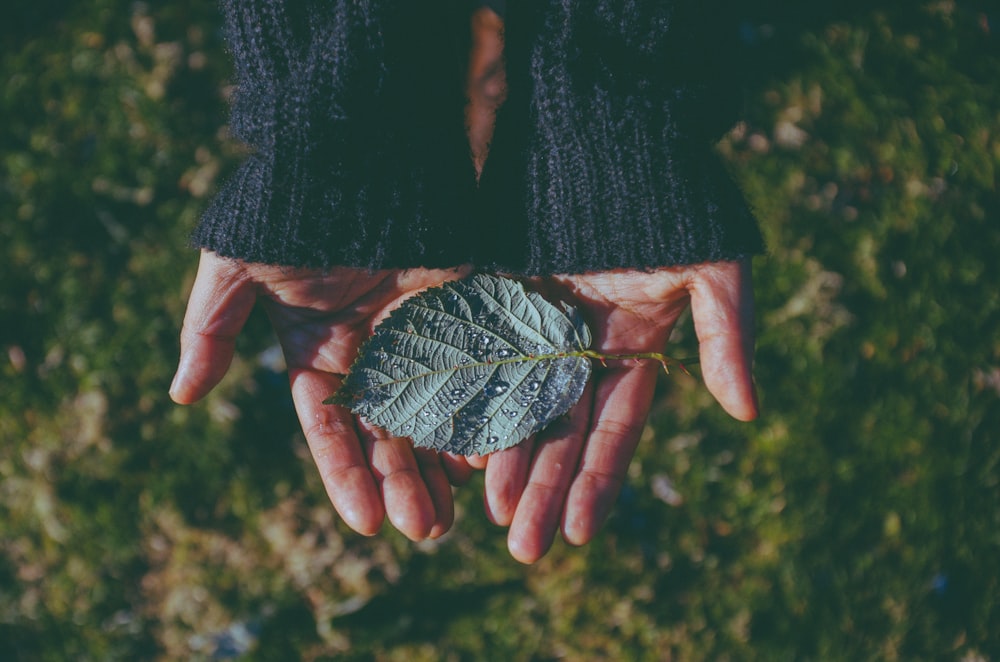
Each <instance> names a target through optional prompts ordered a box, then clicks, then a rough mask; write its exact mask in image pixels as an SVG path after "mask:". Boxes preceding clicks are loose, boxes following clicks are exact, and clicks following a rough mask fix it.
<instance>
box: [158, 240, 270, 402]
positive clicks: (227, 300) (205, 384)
mask: <svg viewBox="0 0 1000 662" xmlns="http://www.w3.org/2000/svg"><path fill="white" fill-rule="evenodd" d="M256 297H257V294H256V289H255V287H254V284H253V282H252V281H251V280H250V279H249V278H247V276H246V273H245V271H244V269H243V266H242V265H241V264H240V263H238V262H236V261H234V260H227V259H225V258H221V257H219V256H218V255H216V254H215V253H211V252H208V251H204V252H202V254H201V260H200V262H199V264H198V275H197V276H196V277H195V281H194V287H193V288H192V290H191V297H190V298H189V299H188V305H187V312H186V313H185V314H184V325H183V327H182V328H181V353H180V360H179V361H178V366H177V372H176V374H175V375H174V379H173V382H172V383H171V385H170V397H171V398H173V400H174V401H175V402H177V403H179V404H191V403H192V402H196V401H198V400H200V399H201V398H203V397H204V396H205V395H206V394H207V393H208V392H209V391H211V390H212V388H214V387H215V385H216V384H218V383H219V381H221V380H222V378H223V376H225V374H226V371H227V370H229V364H230V363H231V362H232V360H233V352H234V350H235V343H236V336H237V335H239V332H240V330H241V329H242V328H243V325H244V324H245V323H246V320H247V317H249V316H250V311H251V310H252V309H253V305H254V301H255V300H256Z"/></svg>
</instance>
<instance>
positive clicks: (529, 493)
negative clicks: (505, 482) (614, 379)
mask: <svg viewBox="0 0 1000 662" xmlns="http://www.w3.org/2000/svg"><path fill="white" fill-rule="evenodd" d="M593 395H594V391H593V387H592V386H590V385H588V386H587V389H586V390H585V391H584V392H583V396H582V397H581V398H580V402H579V404H577V405H576V406H575V407H573V409H572V410H571V411H570V413H569V415H568V416H567V417H565V418H563V419H561V420H559V421H557V422H556V423H555V424H554V425H552V426H550V427H549V428H548V429H547V430H546V431H545V432H544V433H543V436H540V439H539V443H538V448H537V451H536V452H535V460H534V463H533V464H532V466H531V472H530V474H529V476H528V484H527V486H526V487H525V488H524V491H523V493H522V494H521V498H520V500H519V502H518V504H517V510H516V512H515V513H514V518H513V522H512V523H511V527H510V532H509V533H508V534H507V548H508V549H509V550H510V553H511V556H513V557H514V558H515V559H517V560H518V561H520V562H521V563H534V562H535V561H537V560H538V559H540V558H542V557H543V556H544V555H545V553H546V552H548V551H549V548H550V547H551V546H552V541H553V540H555V537H556V531H557V530H558V529H559V522H560V519H561V516H562V513H563V508H564V506H565V505H566V495H567V492H568V491H569V486H570V482H571V481H572V480H573V476H574V474H576V470H577V464H578V462H579V460H580V453H581V450H582V448H583V440H584V435H585V434H586V433H587V428H588V426H589V424H590V413H591V407H592V405H593Z"/></svg>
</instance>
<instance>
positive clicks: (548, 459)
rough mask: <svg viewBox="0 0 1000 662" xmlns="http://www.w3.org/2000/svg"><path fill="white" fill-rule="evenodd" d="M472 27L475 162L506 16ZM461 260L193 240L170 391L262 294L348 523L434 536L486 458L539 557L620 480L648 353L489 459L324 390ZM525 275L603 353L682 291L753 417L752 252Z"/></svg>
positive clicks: (531, 557)
mask: <svg viewBox="0 0 1000 662" xmlns="http://www.w3.org/2000/svg"><path fill="white" fill-rule="evenodd" d="M482 12H487V14H486V15H483V13H482ZM473 29H474V31H473V34H474V44H473V50H472V53H471V55H470V74H469V99H470V101H469V105H468V107H467V114H466V122H467V128H468V131H469V138H470V150H471V154H472V155H473V159H474V162H475V163H476V165H477V168H481V167H482V164H483V162H484V161H485V159H486V158H488V146H489V140H490V138H491V135H492V126H493V118H494V117H495V110H496V106H497V104H499V103H500V102H502V100H503V97H504V94H503V67H502V61H501V60H500V58H501V54H502V34H501V29H502V23H501V21H500V19H499V17H497V16H496V15H495V14H492V12H490V11H489V10H487V9H484V10H481V11H480V12H479V13H478V14H477V15H476V16H475V17H474V19H473ZM477 86H480V87H479V88H477ZM477 90H478V91H477ZM470 271H471V268H470V267H469V266H461V267H457V268H455V269H449V270H430V269H409V270H390V271H379V272H374V273H370V272H367V271H364V270H359V269H348V268H338V269H334V270H332V271H329V272H325V273H319V272H315V271H309V270H302V269H290V268H285V267H273V266H264V265H257V264H244V263H242V262H239V261H235V260H229V259H225V258H222V257H219V256H218V255H215V254H214V253H211V252H203V253H202V255H201V262H200V265H199V269H198V275H197V278H196V280H195V284H194V287H193V290H192V293H191V297H190V300H189V302H188V309H187V314H186V316H185V319H184V326H183V329H182V331H181V356H180V363H179V367H178V371H177V375H176V377H175V378H174V382H173V384H172V386H171V391H170V392H171V396H172V397H173V399H174V400H175V401H177V402H179V403H182V404H189V403H193V402H196V401H197V400H199V399H201V398H202V397H204V396H205V395H206V394H207V393H208V392H209V391H210V390H211V389H212V388H213V387H214V386H215V385H216V384H217V383H218V382H219V381H220V380H221V379H222V377H223V376H224V375H225V373H226V371H227V370H228V367H229V364H230V362H231V360H232V357H233V351H234V346H235V338H236V336H237V335H238V334H239V332H240V330H241V329H242V327H243V325H244V323H245V321H246V319H247V317H248V316H249V314H250V310H251V309H252V308H253V306H254V305H255V303H257V302H258V301H259V302H260V303H262V304H263V306H264V308H265V309H266V310H267V312H268V315H269V317H270V319H271V322H272V324H273V325H274V328H275V330H276V332H277V335H278V339H279V341H280V343H281V346H282V349H283V350H284V353H285V359H286V362H287V364H288V370H289V378H290V381H291V390H292V397H293V400H294V402H295V407H296V411H297V413H298V417H299V421H300V423H301V425H302V429H303V430H304V432H305V436H306V440H307V442H308V444H309V447H310V449H311V451H312V455H313V458H314V460H315V462H316V465H317V468H318V469H319V472H320V475H321V476H322V478H323V482H324V485H325V486H326V490H327V493H328V495H329V497H330V500H331V502H332V503H333V505H334V507H335V508H336V509H337V511H338V513H339V514H340V516H341V517H342V518H343V519H344V521H345V522H346V523H347V524H348V525H349V526H350V527H351V528H353V529H354V530H356V531H358V532H359V533H362V534H365V535H373V534H374V533H376V532H377V531H378V530H379V528H380V527H381V525H382V522H383V520H384V519H385V518H386V517H388V519H389V521H390V522H391V523H392V525H393V526H395V527H396V528H397V529H399V530H400V531H401V532H402V533H403V534H405V535H406V536H407V537H409V538H411V539H413V540H420V539H424V538H428V537H430V538H433V537H437V536H440V535H441V534H443V533H444V532H445V531H447V530H448V528H449V527H450V526H451V525H452V523H453V519H454V505H453V501H452V493H451V485H460V484H462V483H464V482H465V481H467V480H468V478H469V477H470V475H471V472H472V471H473V467H475V468H485V469H486V492H485V504H486V509H487V512H488V514H489V516H490V518H491V519H492V520H493V521H494V522H496V523H497V524H499V525H502V526H509V527H510V529H509V533H508V547H509V549H510V552H511V554H512V555H513V556H514V558H516V559H517V560H519V561H521V562H524V563H532V562H534V561H536V560H538V559H539V558H541V557H542V556H543V555H544V554H545V553H546V551H548V549H549V547H550V546H551V544H552V542H553V540H554V539H555V535H556V533H557V532H559V531H561V533H562V536H563V538H564V539H565V540H566V541H567V542H568V543H570V544H573V545H583V544H586V543H587V542H589V541H590V540H591V539H592V538H593V536H594V535H595V534H596V532H597V531H598V530H599V528H600V526H601V524H602V523H603V522H604V520H605V519H606V518H607V515H608V513H609V512H610V510H611V507H612V506H613V504H614V501H615V499H616V497H617V495H618V492H619V490H620V488H621V485H622V483H623V481H624V479H625V475H626V470H627V468H628V464H629V462H630V461H631V458H632V456H633V454H634V452H635V448H636V444H637V443H638V440H639V436H640V433H641V431H642V428H643V426H644V424H645V420H646V417H647V415H648V413H649V409H650V406H651V403H652V398H653V391H654V386H655V380H656V374H657V371H658V370H660V369H661V368H660V365H659V363H657V362H655V361H645V362H642V363H639V364H636V363H634V362H612V363H609V364H608V366H607V367H603V366H600V365H598V366H596V370H595V375H594V378H593V379H592V381H591V384H589V385H588V387H587V389H586V390H585V391H584V394H583V397H582V399H581V401H580V403H579V404H578V405H577V406H576V407H574V408H573V409H572V410H571V411H570V413H569V415H568V416H566V417H564V418H562V419H560V420H559V421H557V422H556V423H554V424H553V425H552V426H550V427H549V428H547V429H546V430H544V431H543V432H542V433H540V434H539V435H538V436H537V438H535V439H532V440H528V441H526V442H524V443H523V444H521V445H519V446H515V447H514V448H511V449H508V450H505V451H502V452H498V453H495V454H493V455H491V456H489V457H485V458H468V459H465V458H460V457H455V456H451V455H448V454H436V453H433V452H430V451H427V450H423V449H417V450H414V449H413V448H412V444H411V443H410V442H409V441H408V440H406V439H401V438H391V437H390V436H389V435H387V434H386V433H384V432H383V431H380V430H378V429H376V428H373V427H371V426H368V425H366V424H365V423H364V422H363V421H361V420H358V419H356V418H355V417H353V416H352V415H351V414H350V413H349V412H348V411H347V410H346V409H344V408H342V407H338V406H330V405H324V404H322V401H323V400H324V399H325V398H327V397H328V396H329V395H330V394H331V393H333V392H334V391H335V390H336V388H337V387H338V386H339V384H340V380H341V378H342V375H344V374H345V373H346V372H347V371H348V369H349V367H350V364H351V362H352V361H353V358H354V356H355V354H356V352H357V350H358V347H359V346H360V344H361V343H362V342H363V341H364V340H365V339H366V338H367V337H368V336H369V335H370V334H371V333H372V330H373V328H374V326H375V325H376V324H377V323H378V322H379V321H380V320H381V319H382V318H383V317H385V315H387V314H388V312H389V311H390V310H392V309H393V308H395V307H396V306H398V304H399V303H400V302H401V301H402V300H403V299H405V298H406V297H408V296H412V295H413V294H415V293H416V292H418V291H420V290H423V289H425V288H427V287H431V286H433V285H438V284H440V283H442V282H444V281H446V280H451V279H455V278H460V277H462V276H464V275H467V274H468V273H469V272H470ZM533 285H534V287H535V288H536V289H539V290H540V291H542V292H544V293H545V294H546V295H547V296H549V297H550V298H555V297H559V298H563V299H565V300H567V301H569V302H571V303H573V304H575V305H576V306H578V307H579V308H580V309H581V311H582V312H583V314H584V317H585V319H586V320H587V322H588V324H589V325H590V327H591V330H592V331H593V335H594V343H593V347H594V349H596V350H597V351H600V352H603V353H606V354H621V353H636V352H662V351H664V350H665V349H666V345H667V339H668V337H669V335H670V331H671V329H672V328H673V326H674V324H675V323H676V322H677V319H678V317H679V316H680V315H681V313H682V312H683V311H684V310H685V309H686V308H687V306H689V305H690V306H691V310H692V316H693V319H694V325H695V331H696V333H697V336H698V341H699V354H700V364H701V374H702V375H703V377H704V381H705V385H706V387H707V388H708V390H709V391H710V392H711V393H712V395H714V396H715V398H716V399H717V400H718V401H719V403H720V404H721V405H722V407H723V408H724V409H725V410H726V411H727V412H728V413H729V414H731V415H732V416H734V417H735V418H737V419H739V420H751V419H753V418H755V417H756V416H757V400H756V396H755V393H754V387H753V381H752V377H751V364H752V356H753V297H752V288H751V281H750V267H749V263H748V262H718V263H711V264H703V265H695V266H687V267H672V268H665V269H661V270H656V271H652V272H636V271H628V270H620V271H612V272H603V273H593V274H583V275H557V276H552V277H549V278H545V279H536V280H535V281H533ZM668 353H669V352H668Z"/></svg>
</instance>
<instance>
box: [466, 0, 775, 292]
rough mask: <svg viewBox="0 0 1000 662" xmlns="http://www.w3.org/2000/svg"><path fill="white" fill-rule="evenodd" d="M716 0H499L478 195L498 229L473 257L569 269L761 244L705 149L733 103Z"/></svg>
mask: <svg viewBox="0 0 1000 662" xmlns="http://www.w3.org/2000/svg"><path fill="white" fill-rule="evenodd" d="M725 4H726V3H725V2H720V1H718V0H702V1H696V0H692V1H684V0H677V1H676V2H672V1H656V0H647V1H645V2H642V1H636V0H632V1H628V0H625V1H623V0H599V1H586V0H578V1H577V2H567V1H563V0H538V1H536V2H532V3H509V5H508V7H507V14H506V23H505V33H506V45H505V56H506V58H507V67H508V69H507V80H508V88H509V89H508V97H507V101H506V103H505V105H504V106H503V107H502V108H501V109H500V112H499V114H498V118H497V126H496V131H495V134H494V140H493V146H492V148H491V152H490V156H489V158H488V160H487V161H486V166H485V168H484V172H483V176H482V179H481V191H480V195H481V198H482V199H481V201H480V203H481V209H482V210H483V215H482V216H481V217H480V222H482V223H483V224H484V225H485V226H486V227H490V228H500V227H503V228H505V229H504V231H503V232H497V231H495V230H494V231H492V233H493V236H494V237H495V239H496V241H494V242H493V243H491V245H490V246H489V248H488V250H487V251H485V252H482V253H480V254H479V256H478V257H479V259H478V260H477V261H479V262H486V263H492V264H495V265H496V266H497V267H498V268H501V269H508V270H512V271H517V272H524V273H533V274H538V273H553V272H555V273H578V272H584V271H597V270H606V269H615V268H638V269H649V268H654V267H659V266H670V265H682V264H693V263H699V262H708V261H719V260H732V259H738V258H742V257H747V256H750V255H753V254H755V253H759V252H761V251H762V250H763V242H762V238H761V235H760V233H759V231H758V228H757V225H756V221H755V219H754V217H753V215H752V214H751V212H750V210H749V209H748V207H747V204H746V202H745V199H744V196H743V195H742V192H741V191H740V190H739V189H738V188H737V187H736V185H735V184H734V183H733V181H732V179H731V178H730V177H729V175H728V173H727V172H726V170H725V168H724V166H723V165H722V163H721V161H720V159H719V157H718V155H717V154H716V153H715V152H714V151H713V149H712V145H713V143H714V141H715V140H717V139H718V138H719V136H720V135H721V133H722V132H723V131H725V130H726V129H727V128H728V127H729V126H731V124H732V123H733V122H734V121H735V119H736V117H737V113H738V111H739V109H740V103H741V94H740V93H739V88H738V86H737V85H735V83H737V82H738V81H737V80H735V78H736V76H735V70H734V65H735V64H736V63H734V62H733V61H732V59H731V58H730V57H728V56H727V53H730V54H731V53H732V48H731V47H730V48H729V50H728V51H727V49H726V48H724V47H723V46H724V44H725V38H724V35H725V36H729V35H733V36H734V35H735V30H733V32H732V33H728V31H727V30H726V29H725V28H724V27H723V26H724V25H725V21H727V20H730V21H732V18H733V16H734V12H733V11H732V10H730V9H728V8H727V7H725V6H724V5H725ZM733 24H734V26H735V21H733ZM731 45H732V44H730V46H731Z"/></svg>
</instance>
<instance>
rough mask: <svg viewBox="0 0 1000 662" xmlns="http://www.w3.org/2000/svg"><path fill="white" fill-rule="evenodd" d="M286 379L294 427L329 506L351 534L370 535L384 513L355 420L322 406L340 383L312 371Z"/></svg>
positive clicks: (292, 373) (294, 373) (342, 410)
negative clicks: (303, 437)
mask: <svg viewBox="0 0 1000 662" xmlns="http://www.w3.org/2000/svg"><path fill="white" fill-rule="evenodd" d="M290 378H291V384H292V399H293V400H294V401H295V410H296V412H297V413H298V416H299V423H300V424H301V425H302V429H303V430H304V431H305V435H306V442H307V443H308V444H309V450H310V451H311V453H312V456H313V461H314V462H315V463H316V468H317V469H318V470H319V474H320V476H321V478H322V479H323V486H324V487H325V488H326V493H327V495H328V496H329V497H330V502H331V503H333V507H334V508H336V509H337V512H338V513H339V514H340V517H341V518H342V519H343V520H344V522H346V523H347V525H348V526H350V527H351V528H352V529H354V530H355V531H357V532H358V533H360V534H362V535H366V536H370V535H375V534H376V533H378V530H379V528H380V527H381V526H382V520H383V519H384V517H385V509H384V507H383V505H382V497H381V494H380V492H379V488H378V485H377V484H376V482H375V477H374V476H373V475H372V471H371V468H370V467H369V466H368V461H367V458H366V457H365V452H364V449H363V448H362V445H361V441H360V439H359V437H358V431H357V428H356V427H355V425H354V417H353V416H351V413H350V412H349V411H348V410H347V409H346V408H344V407H337V406H331V405H324V404H323V399H324V398H326V397H327V396H329V395H330V394H331V393H333V392H334V391H335V390H336V389H337V388H338V387H339V386H340V378H339V377H336V376H334V375H331V374H328V373H325V372H319V371H315V370H292V371H290Z"/></svg>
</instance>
